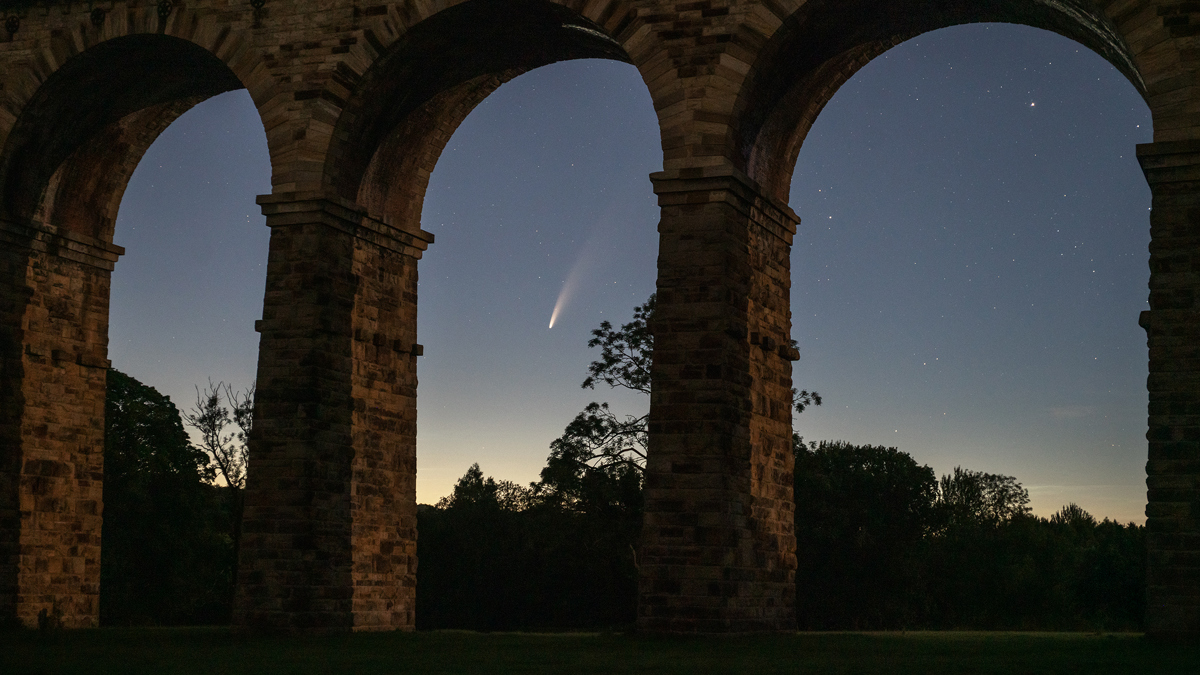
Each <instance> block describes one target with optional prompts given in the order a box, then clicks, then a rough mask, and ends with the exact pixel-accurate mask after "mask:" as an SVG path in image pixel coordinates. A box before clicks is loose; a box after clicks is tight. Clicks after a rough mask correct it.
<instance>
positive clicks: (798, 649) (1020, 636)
mask: <svg viewBox="0 0 1200 675" xmlns="http://www.w3.org/2000/svg"><path fill="white" fill-rule="evenodd" d="M32 673H38V674H41V673H54V674H58V673H62V674H64V675H65V674H71V673H81V674H84V673H86V674H87V675H98V674H101V673H122V674H128V675H134V674H136V673H154V674H155V675H163V674H168V673H171V674H173V673H220V674H222V675H224V674H230V675H233V674H238V673H254V674H255V675H266V674H269V673H321V674H325V673H339V674H340V673H364V674H367V673H688V674H689V675H690V674H694V673H754V674H756V675H759V674H764V675H765V674H769V673H887V674H889V675H891V674H893V673H895V674H904V673H921V674H926V673H1003V674H1005V675H1023V674H1025V673H1088V674H1093V673H1147V674H1154V675H1168V674H1172V673H1181V674H1182V673H1186V674H1187V675H1197V674H1198V673H1200V647H1197V646H1180V645H1160V644H1155V643H1152V642H1149V641H1147V640H1145V639H1143V638H1142V637H1141V636H1138V635H1127V634H1120V635H1090V634H1079V633H950V632H946V633H800V634H794V635H770V636H749V637H707V638H681V637H673V638H665V637H643V636H631V635H619V634H581V633H568V634H551V635H547V634H520V633H505V634H501V633H493V634H483V633H467V632H433V633H415V634H414V633H407V634H398V633H384V634H351V635H331V636H323V637H253V636H244V635H235V634H233V633H231V632H230V631H229V630H228V629H225V628H188V629H178V628H171V629H101V630H90V631H74V632H63V633H58V634H50V635H42V634H39V633H37V632H34V631H26V632H7V633H3V634H0V674H3V675H26V674H32Z"/></svg>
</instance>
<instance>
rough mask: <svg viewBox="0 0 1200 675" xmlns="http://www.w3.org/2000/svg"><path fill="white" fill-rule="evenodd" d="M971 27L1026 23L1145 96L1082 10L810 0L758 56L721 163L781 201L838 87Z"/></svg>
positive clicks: (1095, 13)
mask: <svg viewBox="0 0 1200 675" xmlns="http://www.w3.org/2000/svg"><path fill="white" fill-rule="evenodd" d="M980 22H997V23H1017V24H1025V25H1029V26H1033V27H1035V28H1042V29H1046V30H1050V31H1053V32H1055V33H1058V34H1060V35H1063V36H1066V37H1068V38H1071V39H1073V40H1075V41H1077V42H1079V43H1081V44H1083V45H1084V46H1086V47H1088V48H1089V49H1092V50H1093V51H1095V52H1096V53H1098V54H1099V55H1100V56H1102V57H1103V58H1105V59H1106V60H1107V61H1109V62H1110V63H1111V64H1113V66H1114V67H1115V68H1117V70H1119V71H1120V72H1121V73H1122V74H1124V75H1125V77H1127V78H1128V79H1129V81H1130V82H1131V83H1132V84H1133V85H1134V87H1136V88H1137V89H1138V91H1139V92H1141V93H1142V95H1143V96H1146V95H1147V93H1148V91H1147V83H1146V80H1145V79H1144V77H1143V74H1142V71H1141V70H1140V69H1139V66H1138V59H1137V57H1136V55H1135V54H1134V52H1133V50H1132V49H1131V47H1130V45H1129V43H1128V41H1127V40H1126V39H1125V37H1124V36H1123V35H1122V33H1121V31H1120V30H1119V29H1118V27H1117V26H1116V25H1115V23H1114V22H1113V20H1112V19H1111V18H1110V17H1108V16H1107V15H1106V14H1104V13H1103V12H1101V11H1100V10H1099V9H1097V8H1096V7H1095V6H1093V5H1092V4H1091V3H1088V2H1081V1H1078V0H1074V1H1065V2H1041V1H1039V0H988V1H986V2H959V1H958V0H937V1H936V2H933V3H929V2H917V1H916V0H903V1H902V2H878V1H877V0H852V2H851V3H849V5H848V3H846V2H833V1H830V0H815V1H812V2H807V3H805V4H803V5H802V6H801V7H800V8H799V9H798V10H796V11H795V12H794V13H792V14H791V15H790V16H788V17H787V19H786V20H785V21H784V22H783V24H782V25H781V26H780V27H779V29H778V30H777V31H775V32H774V34H773V35H772V36H771V38H770V39H769V40H768V41H767V42H766V43H765V44H764V45H763V47H762V49H761V50H760V51H759V53H758V58H757V59H756V61H755V63H754V65H753V66H752V67H751V69H750V72H749V73H748V75H747V79H746V83H745V85H744V87H743V88H742V90H741V91H740V93H739V96H738V99H737V103H736V104H735V110H736V112H735V118H736V120H737V122H736V125H735V127H734V128H733V129H732V130H731V132H732V138H731V145H732V147H731V148H730V159H731V160H732V161H733V163H734V164H735V166H737V167H738V168H739V169H740V170H742V171H744V172H745V173H746V175H748V176H749V177H750V178H751V179H752V180H754V181H756V182H758V183H759V184H760V185H762V186H763V188H764V189H765V190H766V191H767V192H768V194H770V195H772V196H773V197H775V198H777V199H780V200H782V201H785V202H786V201H787V198H788V192H789V189H790V184H791V176H792V171H793V169H794V167H795V164H796V158H797V156H798V155H799V152H800V146H801V145H802V144H803V142H804V137H805V136H806V135H807V134H808V130H809V129H810V128H811V127H812V124H813V122H814V121H815V119H816V117H817V115H818V114H819V113H820V112H821V110H822V109H823V108H824V106H825V104H826V103H828V101H829V100H830V99H831V98H832V97H833V95H834V94H835V93H836V92H837V90H838V88H840V87H841V85H842V84H844V83H845V82H846V81H847V80H849V79H850V77H852V76H853V75H854V73H856V72H857V71H858V70H859V69H860V68H862V67H863V66H864V65H866V64H867V63H868V62H870V61H871V60H872V59H874V58H875V57H877V56H879V55H880V54H882V53H884V52H885V51H887V50H888V49H890V48H891V47H893V46H895V45H897V44H899V43H901V42H904V41H905V40H908V39H911V38H913V37H916V36H918V35H920V34H922V33H926V32H929V31H932V30H936V29H938V28H944V27H948V26H953V25H960V24H965V23H980Z"/></svg>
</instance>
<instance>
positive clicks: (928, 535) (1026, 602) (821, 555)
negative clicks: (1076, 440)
mask: <svg viewBox="0 0 1200 675" xmlns="http://www.w3.org/2000/svg"><path fill="white" fill-rule="evenodd" d="M793 449H794V450H795V454H796V470H795V494H796V543H797V554H798V555H797V557H798V559H799V569H798V570H797V573H796V589H797V603H796V607H797V616H798V618H799V623H800V627H801V628H802V629H810V630H826V629H857V630H865V629H898V628H934V629H937V628H973V629H1026V630H1033V629H1037V630H1099V629H1103V630H1136V629H1140V628H1141V626H1142V621H1143V616H1142V615H1143V613H1144V612H1145V602H1146V601H1145V597H1146V587H1145V582H1146V573H1145V564H1146V563H1145V557H1146V556H1145V528H1144V527H1142V526H1139V525H1134V524H1132V523H1130V524H1121V523H1116V522H1113V521H1110V520H1107V519H1106V520H1104V521H1103V522H1097V521H1096V519H1095V518H1093V517H1092V516H1091V515H1089V514H1088V513H1087V512H1086V511H1084V510H1083V509H1081V508H1079V507H1078V506H1076V505H1074V504H1070V505H1067V506H1065V507H1063V508H1062V509H1061V510H1060V511H1059V512H1058V513H1056V514H1055V515H1053V516H1052V517H1050V518H1049V519H1046V518H1038V517H1035V516H1033V515H1031V514H1030V512H1029V507H1028V502H1029V496H1028V492H1027V491H1026V490H1025V489H1024V488H1022V487H1021V485H1020V484H1019V483H1017V481H1016V480H1015V479H1013V478H1012V477H1009V476H998V475H995V474H987V473H980V472H975V471H968V470H963V469H955V470H954V472H953V473H951V474H949V475H947V476H943V477H942V478H941V479H940V480H939V479H937V478H935V475H934V472H933V470H932V469H931V468H929V467H928V466H924V465H921V464H918V463H917V462H916V461H915V460H913V458H912V457H911V456H910V455H908V454H907V453H904V452H900V451H899V450H897V449H896V448H885V447H880V446H869V445H868V446H855V445H850V444H847V443H842V442H833V443H831V442H823V443H813V444H805V443H804V442H803V441H802V440H801V439H800V438H799V437H796V438H795V439H794V443H793Z"/></svg>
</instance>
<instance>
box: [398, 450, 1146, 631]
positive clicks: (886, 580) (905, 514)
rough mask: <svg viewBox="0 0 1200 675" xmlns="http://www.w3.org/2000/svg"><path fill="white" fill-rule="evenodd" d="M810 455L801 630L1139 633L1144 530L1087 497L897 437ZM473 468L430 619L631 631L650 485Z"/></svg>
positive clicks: (446, 512) (431, 572)
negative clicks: (937, 468)
mask: <svg viewBox="0 0 1200 675" xmlns="http://www.w3.org/2000/svg"><path fill="white" fill-rule="evenodd" d="M793 449H794V451H795V454H796V470H795V495H796V502H797V507H796V519H795V524H796V543H797V558H798V559H799V569H798V570H797V573H796V595H797V598H796V614H797V619H798V623H799V627H800V628H801V629H803V630H876V629H917V628H930V629H950V628H959V629H981V630H982V629H1024V630H1137V629H1140V628H1141V626H1142V614H1143V612H1144V611H1145V532H1144V528H1143V527H1141V526H1138V525H1134V524H1127V525H1122V524H1120V523H1115V522H1112V521H1109V520H1105V521H1103V522H1097V521H1096V519H1095V518H1093V517H1092V516H1091V515H1089V514H1088V513H1087V512H1085V511H1084V510H1083V509H1081V508H1079V507H1078V506H1076V505H1073V504H1072V505H1068V506H1065V507H1063V509H1062V510H1061V511H1059V512H1058V513H1057V514H1055V515H1054V516H1052V517H1051V518H1049V519H1046V518H1039V517H1036V516H1033V515H1032V514H1031V513H1030V511H1029V507H1028V502H1029V496H1028V492H1027V491H1026V490H1025V489H1024V488H1022V487H1021V485H1020V484H1019V483H1017V481H1016V480H1015V479H1013V478H1012V477H1009V476H999V475H995V474H987V473H980V472H975V471H969V470H964V469H961V468H959V469H955V470H954V472H953V473H951V474H950V475H947V476H943V477H942V478H941V479H940V480H939V479H937V478H936V477H935V475H934V472H933V470H932V469H931V468H929V467H928V466H923V465H920V464H918V463H917V462H916V461H915V460H913V458H912V457H911V456H910V455H908V454H907V453H904V452H901V451H899V450H897V449H896V448H885V447H879V446H856V445H851V444H848V443H844V442H823V443H813V444H805V443H803V442H802V441H801V440H800V439H799V437H797V438H796V439H795V442H794V444H793ZM547 476H548V472H546V471H544V472H543V481H542V482H539V483H535V484H533V485H531V486H530V487H528V488H521V487H519V486H514V485H512V484H511V483H505V482H497V481H494V480H493V479H490V478H484V477H483V474H482V472H481V471H480V470H479V467H478V466H477V465H476V466H472V467H471V469H470V470H469V471H468V472H467V474H466V475H465V476H463V478H462V479H461V480H460V481H459V483H458V485H457V486H456V488H455V490H454V494H453V495H451V496H450V497H449V498H447V499H444V500H442V501H441V502H439V504H438V505H437V506H422V507H421V511H420V513H419V521H418V522H419V528H420V536H419V538H418V555H419V567H418V576H417V579H418V582H417V588H418V591H417V593H418V596H417V597H418V602H417V627H418V628H422V629H425V628H471V629H476V630H515V629H534V628H554V629H568V628H592V629H596V628H608V627H619V626H627V625H629V624H631V623H632V621H633V620H634V618H635V616H636V575H637V570H636V564H635V561H636V558H635V555H634V553H633V552H634V551H635V550H636V546H637V541H638V535H639V534H640V527H641V509H640V506H641V485H640V476H639V475H638V474H636V472H627V473H626V474H624V481H625V482H624V483H623V484H622V486H621V487H618V484H617V481H615V480H612V479H607V478H606V476H605V475H604V472H603V471H599V470H591V471H581V472H580V474H579V476H578V480H577V482H576V486H577V489H576V490H575V491H574V493H573V494H572V493H571V492H570V491H568V496H569V497H570V498H568V499H561V498H560V495H561V494H563V491H561V490H560V489H558V488H557V487H556V486H555V485H553V484H552V483H551V484H548V483H547V480H546V478H547Z"/></svg>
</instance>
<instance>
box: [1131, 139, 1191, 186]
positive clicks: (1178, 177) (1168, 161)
mask: <svg viewBox="0 0 1200 675" xmlns="http://www.w3.org/2000/svg"><path fill="white" fill-rule="evenodd" d="M1137 159H1138V163H1140V164H1141V165H1142V173H1144V174H1145V175H1146V182H1147V183H1150V184H1151V185H1156V184H1160V183H1187V182H1193V181H1200V140H1193V141H1161V142H1158V143H1139V144H1138V146H1137Z"/></svg>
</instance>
